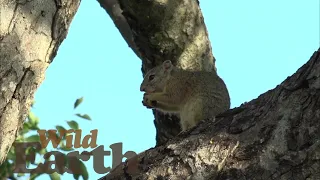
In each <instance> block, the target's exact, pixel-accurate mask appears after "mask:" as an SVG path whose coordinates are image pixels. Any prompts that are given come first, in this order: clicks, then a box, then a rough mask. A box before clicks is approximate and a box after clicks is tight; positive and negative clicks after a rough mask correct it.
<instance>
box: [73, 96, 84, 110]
mask: <svg viewBox="0 0 320 180" xmlns="http://www.w3.org/2000/svg"><path fill="white" fill-rule="evenodd" d="M82 101H83V97H81V98H79V99H77V100H76V102H75V103H74V109H75V108H77V107H78V106H79V105H80V104H81V103H82Z"/></svg>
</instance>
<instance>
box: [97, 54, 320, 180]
mask: <svg viewBox="0 0 320 180" xmlns="http://www.w3.org/2000/svg"><path fill="white" fill-rule="evenodd" d="M102 179H105V180H110V179H140V180H144V179H171V180H179V179H194V180H201V179H215V180H225V179H237V180H242V179H243V180H245V179H261V180H270V179H272V180H276V179H279V180H280V179H281V180H288V179H294V180H300V179H301V180H305V179H308V180H316V179H320V49H318V51H317V52H315V53H314V54H313V55H312V57H311V59H310V60H309V61H308V62H307V63H306V64H305V65H303V66H302V67H301V68H300V69H298V71H297V72H296V73H295V74H293V75H292V76H290V77H288V78H287V79H286V80H285V81H283V82H282V83H281V84H280V85H278V86H277V87H276V88H274V89H272V90H269V91H268V92H266V93H264V94H262V95H260V96H259V97H258V98H257V99H254V100H252V101H250V102H248V103H246V104H242V105H241V106H240V107H237V108H234V109H231V110H229V111H227V112H225V113H222V114H221V115H219V116H218V117H217V118H216V120H215V122H209V121H203V122H202V123H201V124H199V126H197V127H196V128H194V129H193V130H191V131H190V132H188V133H187V134H183V135H181V136H179V137H176V138H173V139H172V140H170V141H169V142H167V143H166V144H164V145H161V146H158V147H156V148H152V149H149V150H147V151H145V152H143V153H141V154H139V155H138V156H137V157H135V158H132V159H130V160H129V161H126V162H125V163H123V164H120V165H119V166H117V167H116V168H115V169H114V170H113V171H112V172H111V173H109V174H108V175H107V176H105V177H104V178H102Z"/></svg>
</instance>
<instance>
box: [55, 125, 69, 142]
mask: <svg viewBox="0 0 320 180" xmlns="http://www.w3.org/2000/svg"><path fill="white" fill-rule="evenodd" d="M56 129H57V131H58V133H59V136H60V137H61V134H60V131H61V130H64V131H65V132H66V131H67V130H66V129H65V128H64V127H62V126H56ZM65 137H66V133H65V134H63V136H62V137H61V138H62V139H65Z"/></svg>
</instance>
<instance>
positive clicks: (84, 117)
mask: <svg viewBox="0 0 320 180" xmlns="http://www.w3.org/2000/svg"><path fill="white" fill-rule="evenodd" d="M76 115H77V116H78V117H81V118H83V119H87V120H91V118H90V116H89V115H88V114H84V115H81V114H76Z"/></svg>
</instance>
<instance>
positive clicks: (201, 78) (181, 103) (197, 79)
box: [140, 60, 230, 131]
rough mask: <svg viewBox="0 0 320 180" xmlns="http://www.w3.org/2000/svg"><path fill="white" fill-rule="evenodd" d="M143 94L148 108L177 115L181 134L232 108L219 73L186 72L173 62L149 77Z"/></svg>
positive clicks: (157, 69)
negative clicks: (202, 121) (200, 122)
mask: <svg viewBox="0 0 320 180" xmlns="http://www.w3.org/2000/svg"><path fill="white" fill-rule="evenodd" d="M140 91H144V92H145V93H144V96H143V101H142V104H143V105H144V106H146V107H147V108H152V109H157V110H160V111H161V112H164V113H176V114H178V115H179V116H180V125H181V129H182V131H186V130H188V129H190V128H192V127H194V126H196V125H197V124H198V122H199V121H201V120H205V119H209V118H214V117H215V116H216V115H218V114H219V113H222V112H224V111H226V110H228V109H229V108H230V97H229V92H228V90H227V87H226V85H225V83H224V81H223V80H222V79H221V78H220V77H219V76H218V75H217V73H216V72H205V71H188V70H183V69H180V68H177V67H175V66H173V64H172V62H171V61H170V60H166V61H164V62H163V63H162V65H159V66H157V67H155V68H153V69H151V70H150V71H148V72H147V73H146V75H145V77H144V79H143V82H142V83H141V86H140Z"/></svg>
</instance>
